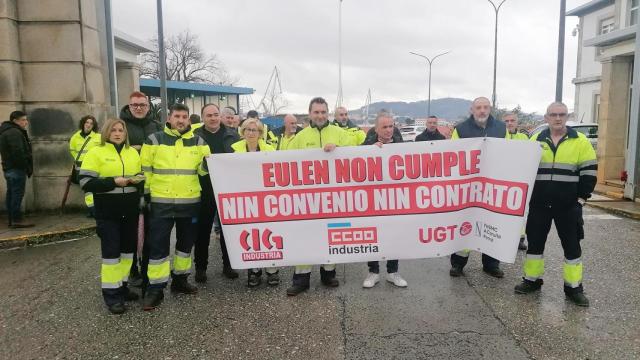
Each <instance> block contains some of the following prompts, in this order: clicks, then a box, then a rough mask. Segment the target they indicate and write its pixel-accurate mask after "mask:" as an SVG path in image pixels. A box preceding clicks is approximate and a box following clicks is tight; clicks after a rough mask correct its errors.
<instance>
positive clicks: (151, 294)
mask: <svg viewBox="0 0 640 360" xmlns="http://www.w3.org/2000/svg"><path fill="white" fill-rule="evenodd" d="M163 299H164V291H163V290H162V289H159V288H149V289H147V291H146V294H145V296H144V302H143V304H142V310H144V311H149V310H153V309H155V308H157V307H158V306H159V305H160V304H162V300H163Z"/></svg>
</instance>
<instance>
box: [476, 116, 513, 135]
mask: <svg viewBox="0 0 640 360" xmlns="http://www.w3.org/2000/svg"><path fill="white" fill-rule="evenodd" d="M468 120H469V122H471V124H472V125H473V126H475V127H476V128H478V129H482V128H481V127H480V126H478V123H477V122H476V118H475V117H474V116H473V115H471V116H469V119H468ZM495 122H496V119H495V118H494V117H493V115H489V117H488V118H487V125H485V127H484V128H485V129H488V128H490V127H493V126H494V125H495ZM507 132H509V131H507Z"/></svg>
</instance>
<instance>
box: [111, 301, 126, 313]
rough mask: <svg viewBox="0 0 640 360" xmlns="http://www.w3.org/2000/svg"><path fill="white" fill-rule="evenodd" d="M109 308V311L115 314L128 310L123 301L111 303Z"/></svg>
mask: <svg viewBox="0 0 640 360" xmlns="http://www.w3.org/2000/svg"><path fill="white" fill-rule="evenodd" d="M107 308H108V309H109V312H110V313H112V314H113V315H120V314H123V313H124V312H125V311H127V308H126V307H124V304H123V303H115V304H111V305H109V306H107Z"/></svg>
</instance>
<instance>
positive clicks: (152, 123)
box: [120, 105, 163, 146]
mask: <svg viewBox="0 0 640 360" xmlns="http://www.w3.org/2000/svg"><path fill="white" fill-rule="evenodd" d="M120 119H122V120H124V122H125V123H126V124H127V132H128V133H129V144H130V145H132V146H142V145H143V144H144V142H145V141H146V140H147V137H149V135H151V134H153V133H155V132H158V131H162V129H163V127H162V124H161V123H160V122H158V121H156V120H155V119H154V118H153V114H152V113H151V110H149V112H148V113H147V116H146V117H145V118H144V119H136V118H134V117H133V115H132V114H131V111H130V110H129V105H125V106H124V107H123V108H122V110H120Z"/></svg>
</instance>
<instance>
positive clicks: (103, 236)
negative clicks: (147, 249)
mask: <svg viewBox="0 0 640 360" xmlns="http://www.w3.org/2000/svg"><path fill="white" fill-rule="evenodd" d="M96 232H97V233H98V237H100V250H101V253H102V259H103V260H102V261H103V263H105V262H109V261H110V260H112V261H115V260H118V259H120V261H122V260H123V258H126V257H129V258H130V257H133V253H135V249H136V240H137V238H138V218H137V217H123V218H120V219H96ZM121 256H122V258H121ZM123 280H125V281H124V282H123V284H122V287H119V288H105V287H104V285H103V288H102V296H103V298H104V302H105V303H106V304H107V305H113V304H117V303H124V295H125V293H126V291H128V290H127V289H126V287H127V283H126V278H125V279H123Z"/></svg>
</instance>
